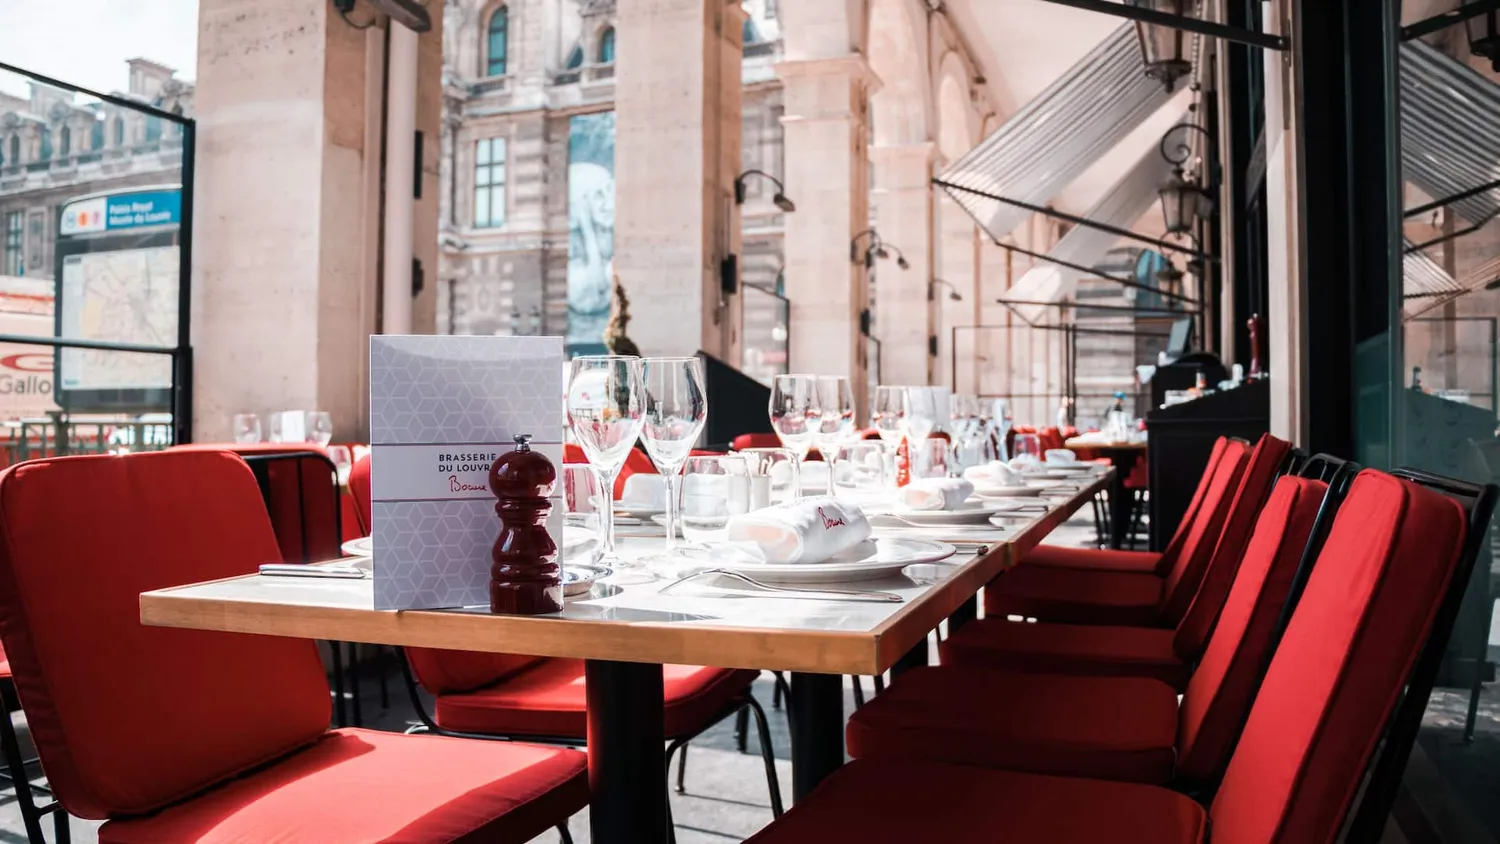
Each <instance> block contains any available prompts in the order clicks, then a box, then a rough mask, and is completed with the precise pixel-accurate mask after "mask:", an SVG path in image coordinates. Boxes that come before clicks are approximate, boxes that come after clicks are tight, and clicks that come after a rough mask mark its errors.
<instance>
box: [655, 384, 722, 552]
mask: <svg viewBox="0 0 1500 844" xmlns="http://www.w3.org/2000/svg"><path fill="white" fill-rule="evenodd" d="M640 369H641V387H642V390H643V391H644V392H643V398H644V400H645V409H644V411H643V413H642V424H641V441H642V442H644V443H645V444H646V453H647V454H649V455H651V460H652V462H654V463H655V464H656V470H657V471H658V472H660V473H661V477H662V482H663V483H664V484H665V485H666V492H667V513H666V515H667V550H668V551H671V550H672V549H673V548H674V547H675V546H676V545H677V489H676V487H677V483H676V482H677V473H678V472H679V471H680V470H681V469H682V464H683V463H685V462H686V461H687V459H688V456H689V455H690V454H691V453H692V450H693V444H694V443H696V442H697V441H698V434H699V433H700V432H701V431H702V430H703V421H704V419H705V418H707V416H708V399H707V397H705V396H704V393H703V369H702V364H701V363H700V362H699V361H698V359H697V358H646V359H645V360H643V361H641V363H640Z"/></svg>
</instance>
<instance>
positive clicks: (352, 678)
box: [240, 450, 391, 727]
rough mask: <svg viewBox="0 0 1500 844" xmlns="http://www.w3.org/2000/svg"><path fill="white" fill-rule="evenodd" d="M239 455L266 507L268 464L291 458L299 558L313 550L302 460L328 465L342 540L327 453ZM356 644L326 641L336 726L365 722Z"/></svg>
mask: <svg viewBox="0 0 1500 844" xmlns="http://www.w3.org/2000/svg"><path fill="white" fill-rule="evenodd" d="M240 457H241V458H242V459H243V460H244V461H245V463H246V464H247V465H249V467H250V471H251V472H252V473H254V475H255V482H256V484H257V485H258V486H259V487H260V497H261V500H263V501H264V502H265V503H266V509H267V510H268V511H269V509H270V507H271V476H270V470H269V467H270V465H271V464H272V463H278V462H287V461H290V462H292V465H294V466H295V467H296V469H297V536H298V537H299V538H300V540H301V543H302V555H301V556H302V559H301V562H304V563H306V562H313V560H311V559H309V558H310V557H311V555H312V552H311V551H310V550H309V546H308V541H307V502H306V499H305V496H306V487H305V486H304V484H303V480H304V476H303V472H302V466H303V463H304V461H307V460H314V461H316V462H318V463H322V464H324V466H325V467H326V468H327V469H328V473H329V477H330V478H331V479H333V482H332V483H331V484H330V485H329V489H330V492H331V494H332V496H333V500H332V502H331V505H332V508H333V531H334V540H335V541H334V545H339V544H342V542H343V539H344V515H343V501H342V500H340V498H339V485H338V480H337V479H338V474H339V472H338V467H336V466H334V465H333V461H332V460H329V459H328V455H326V454H323V453H322V452H318V451H311V450H308V451H285V452H279V453H274V454H242V455H240ZM358 647H359V645H358V644H357V643H353V642H329V643H328V650H329V653H330V655H331V657H332V661H333V666H332V671H331V672H330V673H331V674H332V675H333V689H332V692H333V710H334V720H335V722H336V723H338V725H339V726H350V725H352V726H356V727H357V726H359V725H361V724H363V723H364V712H363V705H362V703H361V701H360V694H359V651H358ZM345 648H348V651H349V662H348V666H349V670H348V672H347V680H348V686H347V687H346V686H345V679H346V676H345V675H346V672H345V670H344V649H345ZM378 676H379V682H380V705H381V708H389V707H390V705H391V701H390V690H389V688H388V687H387V685H386V682H385V673H384V672H378Z"/></svg>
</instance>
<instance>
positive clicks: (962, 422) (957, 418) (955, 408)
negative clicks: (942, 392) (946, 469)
mask: <svg viewBox="0 0 1500 844" xmlns="http://www.w3.org/2000/svg"><path fill="white" fill-rule="evenodd" d="M948 418H949V431H950V432H951V433H952V434H953V452H954V458H955V462H956V463H957V464H958V465H957V468H958V469H959V470H962V469H964V468H966V467H968V466H971V465H976V464H975V463H974V454H975V452H976V451H981V449H978V448H977V447H976V446H977V445H978V442H977V440H978V437H979V434H980V427H981V419H980V411H979V397H978V396H972V395H967V394H964V393H955V394H954V395H952V396H949V397H948Z"/></svg>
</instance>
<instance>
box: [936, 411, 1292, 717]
mask: <svg viewBox="0 0 1500 844" xmlns="http://www.w3.org/2000/svg"><path fill="white" fill-rule="evenodd" d="M1289 453H1290V445H1289V444H1288V443H1287V442H1286V441H1285V440H1280V439H1277V438H1275V437H1270V436H1267V437H1262V438H1261V442H1260V443H1259V444H1258V445H1257V446H1256V449H1255V451H1254V452H1253V453H1252V454H1251V456H1250V462H1249V465H1248V466H1247V467H1246V469H1245V472H1244V475H1243V477H1242V480H1241V483H1240V489H1239V490H1238V491H1237V492H1236V493H1235V498H1234V500H1233V502H1232V503H1231V504H1230V508H1229V514H1228V516H1227V517H1226V518H1225V522H1224V530H1223V532H1222V534H1221V535H1220V536H1219V541H1218V544H1217V545H1216V546H1215V548H1214V552H1213V557H1212V558H1211V559H1210V561H1209V563H1208V568H1207V569H1206V570H1205V572H1204V575H1203V578H1202V580H1201V582H1200V584H1199V586H1198V591H1197V594H1196V595H1194V596H1193V598H1192V603H1191V604H1190V605H1189V606H1188V608H1187V611H1186V612H1185V613H1183V614H1182V617H1181V620H1179V621H1178V622H1177V624H1176V625H1175V627H1169V628H1164V627H1149V626H1148V627H1143V626H1120V625H1090V624H1062V623H1049V622H1040V623H1034V624H1020V623H1015V622H1011V621H1007V620H1005V619H1003V618H986V619H984V620H983V621H975V622H970V623H969V624H966V625H964V626H963V627H962V628H961V629H959V630H957V631H955V632H954V633H952V634H951V635H950V636H949V637H948V638H947V639H946V640H945V641H943V642H942V643H941V644H940V646H939V647H940V649H941V650H940V654H941V656H942V663H943V664H944V665H965V666H972V667H987V668H999V669H1004V670H1007V671H1027V672H1041V673H1046V674H1085V675H1094V676H1129V677H1154V678H1156V679H1158V680H1161V681H1162V682H1165V683H1168V684H1170V685H1172V686H1173V687H1174V688H1176V689H1178V690H1179V691H1181V690H1182V688H1183V687H1184V686H1185V685H1186V684H1187V680H1188V676H1189V674H1190V670H1191V668H1192V666H1193V665H1194V664H1195V663H1196V662H1197V661H1198V659H1199V658H1200V657H1202V655H1203V649H1204V648H1205V647H1206V646H1207V644H1208V638H1209V634H1210V633H1211V632H1212V631H1213V627H1214V623H1215V621H1216V620H1217V619H1218V618H1219V614H1220V611H1221V610H1222V609H1223V607H1224V601H1225V600H1226V599H1227V598H1228V596H1229V592H1230V588H1231V585H1233V584H1235V583H1236V582H1237V581H1236V578H1237V576H1238V575H1237V572H1238V571H1239V567H1240V565H1241V560H1242V559H1243V558H1244V556H1245V550H1246V547H1247V544H1248V543H1249V541H1250V535H1251V532H1252V531H1253V530H1255V529H1256V526H1257V525H1258V524H1259V521H1258V519H1259V518H1260V517H1261V515H1262V514H1263V510H1262V502H1263V501H1265V500H1266V495H1267V493H1268V492H1269V490H1270V489H1271V486H1272V482H1273V480H1274V479H1275V476H1276V473H1277V470H1278V467H1280V466H1282V465H1284V464H1285V462H1286V456H1287V455H1288V454H1289ZM1288 577H1290V574H1288ZM1271 594H1273V595H1274V594H1275V593H1274V592H1272V593H1271ZM1281 594H1282V596H1283V597H1284V596H1285V592H1284V591H1283V592H1282V593H1281Z"/></svg>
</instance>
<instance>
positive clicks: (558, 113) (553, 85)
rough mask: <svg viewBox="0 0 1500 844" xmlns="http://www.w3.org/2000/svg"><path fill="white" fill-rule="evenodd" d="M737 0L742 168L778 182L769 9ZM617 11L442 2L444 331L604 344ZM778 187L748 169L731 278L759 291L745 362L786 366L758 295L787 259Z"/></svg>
mask: <svg viewBox="0 0 1500 844" xmlns="http://www.w3.org/2000/svg"><path fill="white" fill-rule="evenodd" d="M745 8H746V10H747V11H748V12H749V15H750V16H749V18H748V20H747V22H746V24H745V29H744V62H743V67H742V80H743V94H742V95H743V106H744V108H743V117H742V132H743V140H742V147H741V148H742V154H741V157H742V161H743V169H745V170H762V171H765V172H766V173H769V174H771V175H772V176H774V177H776V178H778V179H780V178H781V176H782V127H781V117H782V89H781V82H780V80H779V79H778V78H777V77H776V74H775V72H774V70H773V66H774V64H775V62H776V61H777V60H778V58H779V57H780V52H781V38H780V27H779V21H778V18H777V13H776V4H775V2H774V0H750V2H747V3H745ZM614 15H615V4H614V2H613V0H509V2H495V0H448V2H447V3H446V5H445V8H444V20H443V39H444V44H443V64H444V66H443V83H444V86H443V87H444V100H443V124H442V125H443V133H442V138H441V141H440V143H441V160H442V168H441V172H442V178H441V184H442V187H441V199H440V203H439V208H440V210H439V214H440V219H439V238H440V257H439V263H438V273H437V279H438V290H437V296H438V312H437V327H438V331H439V332H443V333H452V334H563V335H566V336H567V337H568V338H569V341H570V343H572V344H574V345H575V346H577V347H579V348H586V346H587V344H589V343H597V342H599V337H600V335H601V334H602V332H603V329H604V326H605V323H606V321H607V318H608V312H609V305H610V290H611V281H612V278H613V269H612V258H613V246H614V244H613V230H614V181H613V180H614V160H613V150H614V137H613V136H614V119H613V109H614V94H615V90H614V89H615V80H614V70H615V67H614V62H615V55H616V53H615V49H616V48H615V29H614ZM789 190H790V189H789ZM774 194H775V187H774V185H772V184H771V183H770V182H769V181H767V180H765V179H761V178H756V177H751V178H748V179H746V191H745V204H744V205H743V206H742V208H741V221H742V229H743V245H742V252H743V254H742V255H741V256H740V258H739V264H740V277H741V281H742V283H744V284H745V285H749V286H753V287H756V288H760V289H758V290H754V291H749V293H748V295H747V297H746V303H745V325H744V331H745V335H746V338H747V344H746V346H747V348H746V353H745V360H744V361H742V362H741V363H742V364H744V365H745V366H746V368H747V369H748V370H760V369H765V370H766V371H770V369H773V368H778V367H781V366H784V364H785V337H786V327H785V314H784V311H785V306H784V303H783V301H782V300H780V299H778V298H776V296H775V295H774V293H772V292H766V291H775V290H776V289H777V284H778V278H779V276H780V273H781V267H782V261H781V252H782V250H781V238H782V230H783V212H782V211H780V210H779V209H778V208H777V207H776V206H775V205H774V204H773V203H772V201H771V200H772V197H773V195H774ZM628 292H629V291H627V295H628ZM778 320H779V322H778ZM777 338H779V342H780V343H781V350H780V351H779V352H778V351H777V350H776V349H775V348H770V347H773V346H774V345H775V344H776V342H777Z"/></svg>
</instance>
